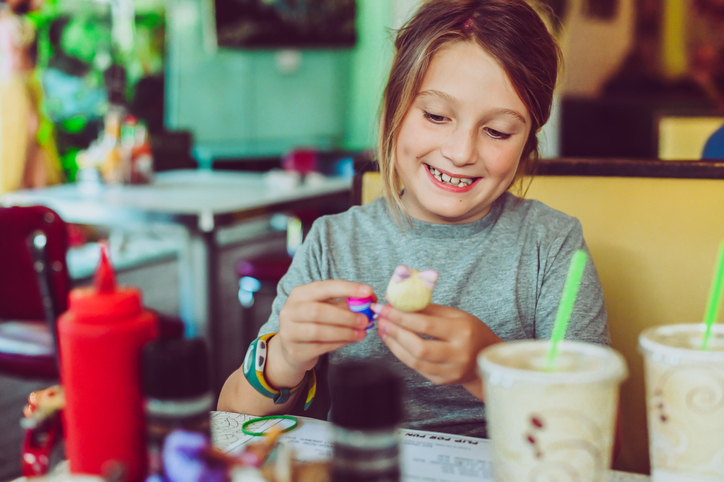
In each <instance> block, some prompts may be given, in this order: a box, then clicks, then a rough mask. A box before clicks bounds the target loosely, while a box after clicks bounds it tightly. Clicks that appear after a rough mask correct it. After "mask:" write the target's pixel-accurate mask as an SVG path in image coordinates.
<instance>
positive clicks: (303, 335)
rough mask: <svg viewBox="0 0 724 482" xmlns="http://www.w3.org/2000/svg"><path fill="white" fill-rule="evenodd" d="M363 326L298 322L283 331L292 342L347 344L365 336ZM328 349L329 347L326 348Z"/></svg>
mask: <svg viewBox="0 0 724 482" xmlns="http://www.w3.org/2000/svg"><path fill="white" fill-rule="evenodd" d="M365 334H366V332H365V330H364V328H359V329H355V328H350V327H342V326H335V325H325V324H320V323H299V324H297V325H296V326H294V328H293V329H291V330H288V331H287V332H285V338H287V339H288V340H289V341H290V342H293V343H304V344H329V343H342V344H349V343H354V342H356V341H359V340H361V339H362V338H364V337H365ZM327 349H328V350H329V348H327Z"/></svg>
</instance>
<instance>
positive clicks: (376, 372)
mask: <svg viewBox="0 0 724 482" xmlns="http://www.w3.org/2000/svg"><path fill="white" fill-rule="evenodd" d="M329 386H330V392H331V396H332V407H331V413H330V420H331V421H332V423H333V427H334V429H333V449H332V481H334V482H341V481H345V482H363V481H364V482H393V481H394V482H397V481H399V480H400V463H399V439H398V435H397V425H398V423H399V422H400V420H401V419H402V402H401V397H400V393H401V387H400V380H399V378H398V376H397V375H396V374H395V373H394V372H393V371H392V370H390V369H389V368H388V367H386V366H384V365H379V364H376V363H361V362H350V363H345V364H342V365H339V366H336V367H333V368H332V369H330V381H329Z"/></svg>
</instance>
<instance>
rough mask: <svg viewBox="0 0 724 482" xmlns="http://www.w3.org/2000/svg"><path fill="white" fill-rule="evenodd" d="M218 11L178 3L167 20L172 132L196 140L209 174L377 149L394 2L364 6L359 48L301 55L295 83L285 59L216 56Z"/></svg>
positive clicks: (201, 0) (364, 1) (363, 1)
mask: <svg viewBox="0 0 724 482" xmlns="http://www.w3.org/2000/svg"><path fill="white" fill-rule="evenodd" d="M209 1H210V0H176V1H175V2H170V4H169V5H171V6H170V7H169V8H170V10H169V12H168V41H167V51H168V56H167V82H166V84H167V94H166V95H167V97H166V104H167V106H166V124H167V126H168V127H169V128H171V129H189V130H191V131H192V132H193V134H194V138H195V146H196V152H197V158H199V159H200V162H201V163H202V165H208V164H209V163H210V161H211V159H213V158H238V157H255V156H274V155H280V154H283V153H284V152H286V151H288V150H289V149H291V148H292V147H298V146H314V147H320V148H344V149H367V148H371V147H374V146H375V145H376V139H375V135H376V116H377V112H378V106H379V99H380V95H381V91H382V86H383V81H384V78H385V76H386V74H387V69H388V64H389V58H390V53H391V49H392V45H391V33H390V26H391V25H392V22H393V20H392V18H393V14H394V12H393V2H392V1H390V0H358V12H357V22H358V36H359V40H358V43H357V45H356V46H355V48H353V49H339V50H332V49H329V50H302V51H300V54H301V57H300V58H301V62H300V65H299V68H298V70H296V71H293V72H290V73H283V72H282V71H280V70H279V69H278V68H277V66H276V61H277V55H278V52H277V51H273V50H253V51H252V50H248V51H244V50H229V49H218V50H215V49H213V47H209V46H210V45H211V46H213V37H212V35H213V29H212V28H210V27H209V26H210V25H211V24H210V22H208V19H209V18H210V15H211V14H212V13H213V12H212V11H211V10H210V9H209V8H208V7H209V5H210V4H209V3H208V2H209ZM205 2H206V3H205ZM209 34H211V35H209Z"/></svg>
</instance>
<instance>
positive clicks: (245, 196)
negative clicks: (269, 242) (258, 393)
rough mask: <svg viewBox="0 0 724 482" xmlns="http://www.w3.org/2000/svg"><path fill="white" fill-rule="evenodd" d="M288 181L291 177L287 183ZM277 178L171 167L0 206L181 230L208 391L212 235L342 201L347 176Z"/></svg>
mask: <svg viewBox="0 0 724 482" xmlns="http://www.w3.org/2000/svg"><path fill="white" fill-rule="evenodd" d="M291 179H293V178H291ZM289 180H290V178H285V177H284V176H283V174H280V173H275V174H272V175H270V174H269V173H256V172H234V171H210V170H178V171H166V172H161V173H158V174H157V175H156V176H155V179H154V181H153V183H152V184H148V185H108V186H106V185H101V184H97V183H88V182H80V183H73V184H63V185H57V186H51V187H47V188H42V189H29V190H21V191H15V192H11V193H8V194H6V195H4V196H3V197H2V198H1V199H0V202H1V203H2V204H3V205H6V206H10V205H44V206H48V207H50V208H51V209H53V210H55V211H56V212H57V213H58V214H59V215H60V216H61V217H62V218H63V219H64V220H65V221H66V222H69V223H76V224H89V225H98V226H109V227H113V226H129V225H148V224H151V223H166V224H173V225H178V226H181V227H182V228H183V230H182V231H183V232H184V233H185V235H184V236H183V241H182V243H181V249H180V252H179V259H178V274H179V304H180V306H179V311H180V314H181V318H182V319H183V320H184V322H185V323H186V326H187V327H190V328H191V331H192V333H191V334H198V335H201V336H204V337H206V339H207V340H208V342H209V344H210V350H211V353H213V354H214V357H213V359H214V360H215V361H214V363H212V365H215V366H212V370H213V375H212V376H213V378H212V380H214V386H215V388H216V389H217V390H218V389H220V387H221V384H222V383H223V379H222V378H223V376H224V375H223V374H221V373H220V371H221V370H220V366H219V364H220V360H221V359H222V356H221V354H220V353H219V352H218V351H217V350H216V348H218V347H220V346H221V344H220V336H222V333H221V326H220V325H221V320H220V319H219V296H218V293H219V290H218V289H217V283H218V281H217V280H218V277H217V274H218V273H217V269H218V268H217V261H218V260H217V254H218V253H217V251H218V243H217V239H216V235H217V231H218V230H219V229H220V228H222V227H228V226H232V225H234V224H237V223H240V222H243V221H245V220H248V219H250V218H253V217H257V216H261V215H264V214H268V213H276V212H283V211H287V210H291V209H303V208H306V207H309V206H321V205H324V204H326V203H332V202H347V200H348V199H349V191H350V188H351V179H349V178H344V177H326V176H321V175H315V176H308V177H307V178H306V180H305V181H304V182H299V183H295V182H289Z"/></svg>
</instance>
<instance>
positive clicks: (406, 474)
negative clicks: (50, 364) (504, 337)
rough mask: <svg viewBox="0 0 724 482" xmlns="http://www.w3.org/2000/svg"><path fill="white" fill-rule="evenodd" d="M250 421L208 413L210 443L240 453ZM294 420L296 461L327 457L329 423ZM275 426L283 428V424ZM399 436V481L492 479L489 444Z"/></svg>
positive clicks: (624, 480) (619, 477) (614, 480)
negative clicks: (445, 467)
mask: <svg viewBox="0 0 724 482" xmlns="http://www.w3.org/2000/svg"><path fill="white" fill-rule="evenodd" d="M253 418H255V417H253V416H251V415H245V414H239V413H230V412H211V433H212V440H213V444H214V445H215V446H216V447H218V448H219V449H221V450H222V451H224V452H226V453H229V454H235V453H238V452H240V451H241V450H243V447H244V446H245V445H246V444H247V443H249V442H252V441H253V440H254V439H255V438H254V437H251V436H248V435H245V434H243V433H242V431H241V427H242V424H243V423H244V422H247V421H249V420H251V419H253ZM297 418H298V419H299V425H298V427H297V428H296V429H294V430H292V431H291V432H289V433H287V434H284V435H282V437H283V438H282V439H281V440H283V441H284V443H285V444H288V445H291V446H292V447H294V449H295V454H296V457H297V459H299V460H318V459H328V458H329V457H330V456H331V431H330V428H331V424H330V423H329V422H324V421H320V420H315V419H310V418H305V417H297ZM279 423H282V422H280V421H278V420H268V421H265V422H263V424H262V425H260V426H258V427H257V426H255V427H254V430H260V431H265V430H268V429H269V428H271V427H272V426H274V425H276V424H279ZM279 427H280V428H283V426H282V425H279ZM400 434H401V439H400V440H401V446H400V460H401V464H402V468H403V477H402V480H403V482H417V481H422V480H425V481H432V482H443V481H444V482H473V481H486V480H487V481H492V474H490V468H489V467H490V463H491V448H490V441H489V440H487V439H475V438H473V437H458V436H450V435H449V434H439V433H436V432H424V431H419V430H404V429H403V430H400ZM455 439H458V440H455ZM471 442H472V443H473V444H475V445H473V444H471ZM453 459H458V461H459V462H460V463H459V464H458V463H456V462H455V460H453ZM445 464H447V465H448V467H447V469H444V470H441V467H442V465H445ZM486 466H487V467H486ZM435 471H437V472H440V473H437V472H435ZM649 480H650V479H649V477H648V476H646V475H641V474H633V473H627V472H619V471H610V472H609V474H608V478H607V482H647V481H649Z"/></svg>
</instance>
